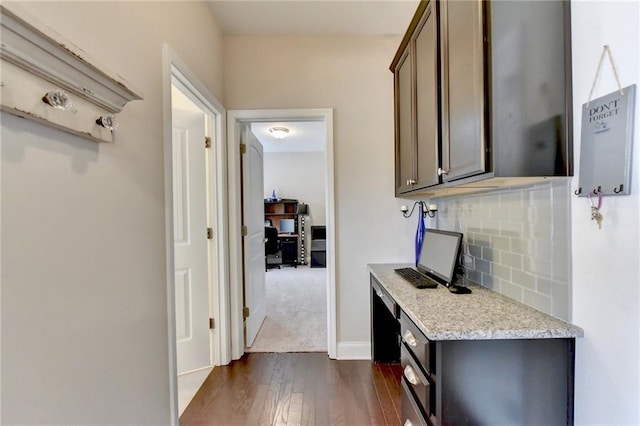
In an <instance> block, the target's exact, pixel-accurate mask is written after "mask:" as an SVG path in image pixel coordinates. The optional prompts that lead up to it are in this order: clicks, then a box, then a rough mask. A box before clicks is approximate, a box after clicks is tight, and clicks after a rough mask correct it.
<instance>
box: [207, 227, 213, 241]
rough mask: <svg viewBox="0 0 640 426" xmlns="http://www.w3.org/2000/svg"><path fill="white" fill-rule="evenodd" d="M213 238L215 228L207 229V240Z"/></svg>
mask: <svg viewBox="0 0 640 426" xmlns="http://www.w3.org/2000/svg"><path fill="white" fill-rule="evenodd" d="M212 238H213V228H207V240H210V239H212Z"/></svg>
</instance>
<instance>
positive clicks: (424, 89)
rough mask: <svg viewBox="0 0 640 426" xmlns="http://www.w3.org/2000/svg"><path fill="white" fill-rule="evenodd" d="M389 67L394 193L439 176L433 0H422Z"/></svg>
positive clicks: (433, 182) (424, 185)
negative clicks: (391, 75)
mask: <svg viewBox="0 0 640 426" xmlns="http://www.w3.org/2000/svg"><path fill="white" fill-rule="evenodd" d="M418 11H419V12H420V13H419V14H416V18H414V21H415V22H414V24H412V27H413V30H412V31H411V35H410V37H409V38H408V39H407V42H406V43H405V45H404V48H403V49H402V50H401V51H399V52H398V55H396V59H395V60H394V64H393V65H392V67H391V69H392V71H393V73H394V84H395V121H396V128H395V131H396V194H402V193H406V192H410V191H414V190H418V189H423V188H427V187H429V186H432V185H436V184H438V183H439V179H438V140H439V118H438V45H437V40H438V34H437V22H436V15H435V6H434V4H433V3H422V4H421V5H420V8H419V9H418Z"/></svg>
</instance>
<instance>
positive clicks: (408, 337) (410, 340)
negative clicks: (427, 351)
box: [402, 330, 418, 348]
mask: <svg viewBox="0 0 640 426" xmlns="http://www.w3.org/2000/svg"><path fill="white" fill-rule="evenodd" d="M402 338H403V339H404V341H405V342H407V344H408V345H409V346H413V347H414V348H415V347H416V346H418V341H417V340H416V337H415V336H414V335H413V333H412V332H411V331H410V330H407V331H405V332H404V334H403V335H402Z"/></svg>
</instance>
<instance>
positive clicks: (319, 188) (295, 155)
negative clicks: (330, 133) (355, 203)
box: [264, 152, 327, 226]
mask: <svg viewBox="0 0 640 426" xmlns="http://www.w3.org/2000/svg"><path fill="white" fill-rule="evenodd" d="M325 169H326V167H325V158H324V153H323V152H265V153H264V197H265V198H268V197H271V193H272V191H273V190H275V191H276V195H277V196H278V197H280V198H292V199H294V200H298V201H299V202H301V203H305V204H308V205H309V218H308V220H307V225H309V226H311V225H326V223H327V222H326V202H325V196H326V193H327V191H326V190H325V174H326V172H325Z"/></svg>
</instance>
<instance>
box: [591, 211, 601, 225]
mask: <svg viewBox="0 0 640 426" xmlns="http://www.w3.org/2000/svg"><path fill="white" fill-rule="evenodd" d="M591 220H595V221H596V222H597V223H598V229H602V213H600V210H598V208H597V207H591Z"/></svg>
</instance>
